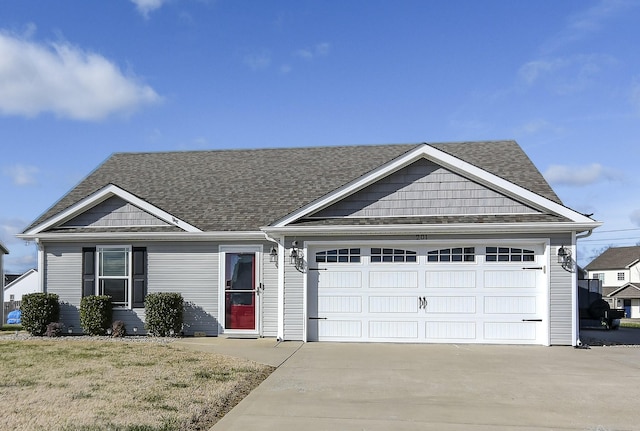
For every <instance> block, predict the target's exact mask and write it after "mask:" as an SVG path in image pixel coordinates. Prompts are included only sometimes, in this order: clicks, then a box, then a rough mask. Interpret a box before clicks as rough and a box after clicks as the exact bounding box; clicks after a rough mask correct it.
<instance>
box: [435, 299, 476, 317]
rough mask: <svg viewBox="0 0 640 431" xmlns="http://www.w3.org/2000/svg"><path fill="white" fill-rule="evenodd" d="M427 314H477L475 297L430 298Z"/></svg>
mask: <svg viewBox="0 0 640 431" xmlns="http://www.w3.org/2000/svg"><path fill="white" fill-rule="evenodd" d="M425 312H426V313H427V314H461V313H462V314H464V313H475V312H476V297H475V296H428V297H427V304H426V308H425Z"/></svg>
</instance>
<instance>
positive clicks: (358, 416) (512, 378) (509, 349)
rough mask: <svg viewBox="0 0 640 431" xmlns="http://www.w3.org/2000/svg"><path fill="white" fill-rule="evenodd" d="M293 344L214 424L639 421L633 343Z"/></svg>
mask: <svg viewBox="0 0 640 431" xmlns="http://www.w3.org/2000/svg"><path fill="white" fill-rule="evenodd" d="M282 344H286V343H282ZM271 348H273V347H271ZM296 349H297V350H296ZM292 350H293V351H294V352H295V353H293V354H292V356H290V357H289V358H288V359H287V360H286V361H285V362H284V363H283V364H282V365H281V366H280V367H279V368H278V369H277V370H276V371H275V372H274V373H273V374H272V375H271V376H269V377H268V378H267V380H265V381H264V382H263V383H262V384H261V385H260V386H259V387H258V388H257V389H255V390H254V391H253V392H252V393H251V394H249V396H248V397H247V398H245V399H244V400H243V401H242V402H241V403H240V404H238V405H237V406H236V407H235V408H234V409H233V410H232V411H231V412H230V413H228V414H227V415H226V416H225V417H224V418H223V419H222V420H221V421H220V422H218V423H217V424H216V425H215V426H214V427H213V430H215V431H222V430H241V429H250V430H281V431H286V430H331V431H342V430H360V431H361V430H385V431H388V430H439V431H449V430H470V431H478V430H483V431H485V430H486V431H488V430H518V431H529V430H593V431H596V430H597V431H614V430H615V431H622V430H637V429H640V419H639V416H638V400H639V399H640V348H637V347H593V348H591V349H589V350H586V349H574V348H571V347H525V346H484V345H481V346H474V345H463V346H461V345H416V344H408V345H404V344H356V343H353V344H351V343H343V344H339V343H309V344H304V345H302V346H301V347H299V346H298V345H296V346H295V349H292Z"/></svg>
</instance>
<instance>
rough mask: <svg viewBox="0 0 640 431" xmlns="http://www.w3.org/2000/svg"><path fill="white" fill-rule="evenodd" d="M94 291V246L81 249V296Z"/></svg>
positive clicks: (93, 293) (92, 293)
mask: <svg viewBox="0 0 640 431" xmlns="http://www.w3.org/2000/svg"><path fill="white" fill-rule="evenodd" d="M95 293H96V248H95V247H85V248H83V249H82V296H83V297H85V296H89V295H95Z"/></svg>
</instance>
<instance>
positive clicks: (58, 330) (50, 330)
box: [44, 322, 62, 337]
mask: <svg viewBox="0 0 640 431" xmlns="http://www.w3.org/2000/svg"><path fill="white" fill-rule="evenodd" d="M61 334H62V323H58V322H51V323H49V324H48V325H47V332H45V334H44V335H46V336H47V337H59V336H60V335H61Z"/></svg>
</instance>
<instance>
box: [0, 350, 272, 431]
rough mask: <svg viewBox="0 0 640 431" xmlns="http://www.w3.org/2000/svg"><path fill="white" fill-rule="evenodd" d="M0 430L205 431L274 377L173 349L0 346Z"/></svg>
mask: <svg viewBox="0 0 640 431" xmlns="http://www.w3.org/2000/svg"><path fill="white" fill-rule="evenodd" d="M0 358H2V362H1V365H0V394H1V397H2V400H3V405H4V407H3V409H2V410H3V412H2V415H0V429H2V430H16V431H17V430H29V431H35V430H63V431H107V430H108V431H175V430H200V429H208V428H209V427H211V425H213V424H214V423H215V422H216V421H217V420H218V419H219V418H220V417H222V416H223V415H224V414H225V413H226V412H227V411H228V410H229V409H230V408H231V407H233V406H234V405H235V404H237V402H239V401H240V400H241V399H242V398H243V397H244V396H246V394H247V393H248V392H250V391H251V390H252V389H253V388H254V387H256V386H257V385H258V384H259V383H260V382H262V380H264V379H265V378H266V377H267V376H268V375H269V374H270V373H271V371H273V368H271V367H268V366H266V365H261V364H256V363H254V362H251V361H247V360H242V359H237V358H230V357H226V356H222V355H217V354H212V353H201V352H193V351H186V350H182V349H180V348H177V347H173V346H172V345H171V344H158V343H153V342H127V341H88V340H82V341H78V340H55V341H52V340H48V339H32V340H15V341H13V340H10V341H6V340H2V341H0Z"/></svg>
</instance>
